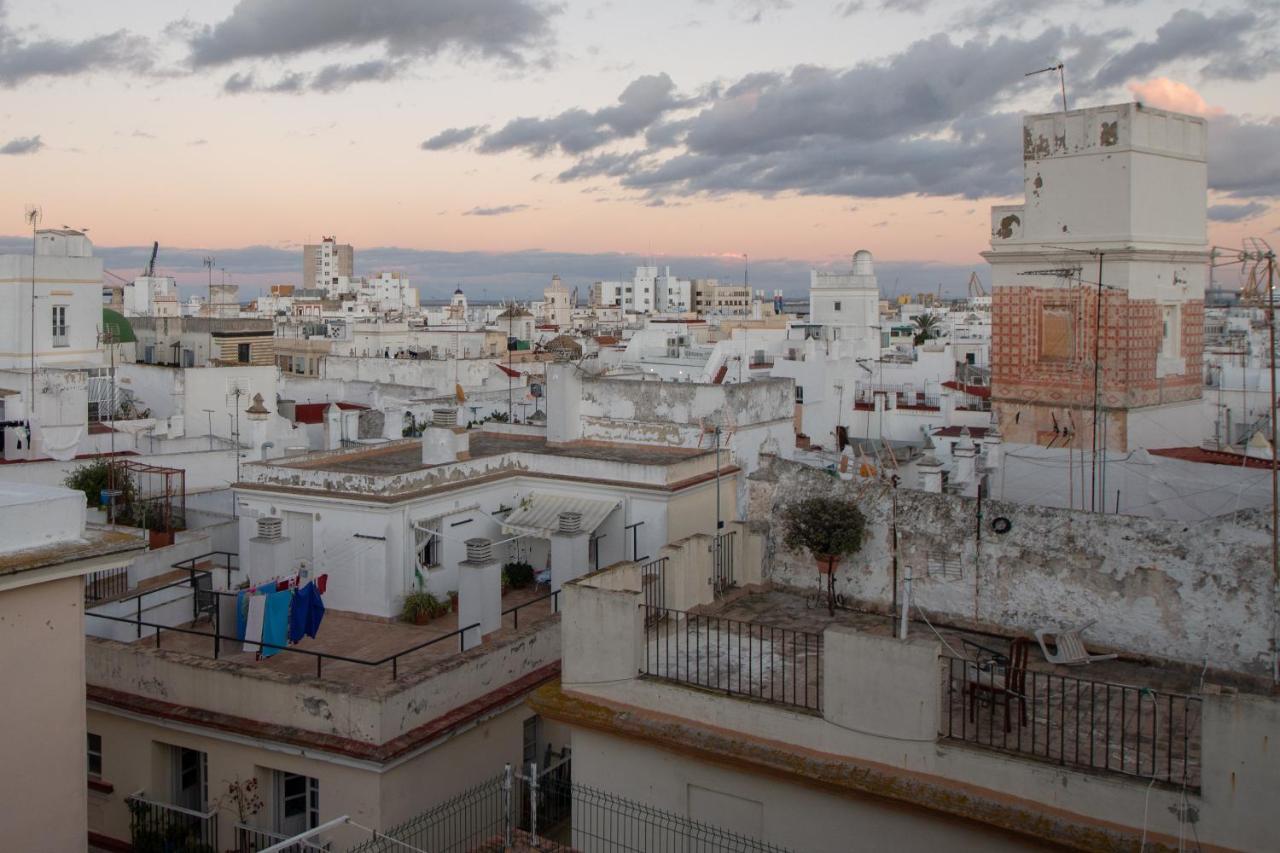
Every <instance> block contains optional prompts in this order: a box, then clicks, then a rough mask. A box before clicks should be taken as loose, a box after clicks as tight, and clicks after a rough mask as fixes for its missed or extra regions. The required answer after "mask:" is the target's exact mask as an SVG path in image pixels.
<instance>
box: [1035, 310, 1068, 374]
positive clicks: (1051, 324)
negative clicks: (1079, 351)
mask: <svg viewBox="0 0 1280 853" xmlns="http://www.w3.org/2000/svg"><path fill="white" fill-rule="evenodd" d="M1075 357H1076V329H1075V312H1074V311H1073V310H1072V307H1071V306H1069V305H1045V306H1044V308H1043V309H1042V310H1041V312H1040V360H1041V361H1074V360H1075Z"/></svg>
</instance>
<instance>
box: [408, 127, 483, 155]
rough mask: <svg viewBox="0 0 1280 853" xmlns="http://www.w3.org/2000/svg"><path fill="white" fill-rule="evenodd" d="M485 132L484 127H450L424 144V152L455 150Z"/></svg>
mask: <svg viewBox="0 0 1280 853" xmlns="http://www.w3.org/2000/svg"><path fill="white" fill-rule="evenodd" d="M482 132H484V125H479V124H476V125H472V126H471V127H450V128H447V129H445V130H442V131H440V132H439V133H437V134H436V135H435V136H433V137H431V138H430V139H428V140H426V141H425V142H423V143H422V150H423V151H444V150H445V149H446V148H455V147H457V146H459V145H463V144H465V143H467V142H470V141H471V140H472V139H475V137H476V135H477V134H479V133H482Z"/></svg>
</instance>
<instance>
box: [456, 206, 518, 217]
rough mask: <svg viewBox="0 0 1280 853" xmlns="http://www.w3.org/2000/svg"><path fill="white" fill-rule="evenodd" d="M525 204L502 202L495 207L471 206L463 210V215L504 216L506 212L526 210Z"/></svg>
mask: <svg viewBox="0 0 1280 853" xmlns="http://www.w3.org/2000/svg"><path fill="white" fill-rule="evenodd" d="M528 209H529V205H527V204H502V205H498V206H497V207H473V208H471V209H470V210H468V211H466V212H464V213H463V214H462V215H463V216H506V215H507V214H508V213H519V212H520V211H522V210H528Z"/></svg>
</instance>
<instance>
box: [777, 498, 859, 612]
mask: <svg viewBox="0 0 1280 853" xmlns="http://www.w3.org/2000/svg"><path fill="white" fill-rule="evenodd" d="M782 524H783V542H784V543H785V544H786V546H787V547H788V548H789V549H791V550H792V551H800V550H805V551H808V552H809V553H810V554H812V555H813V558H814V559H815V560H817V562H818V573H819V576H823V575H825V576H826V580H827V611H828V612H829V613H830V614H831V615H833V616H834V615H835V612H836V608H835V570H836V566H837V565H838V564H839V563H840V560H841V559H842V558H844V557H850V556H852V555H854V554H856V553H858V551H859V550H861V549H862V538H863V533H864V532H865V530H866V526H867V520H866V518H865V517H864V516H863V514H862V510H860V509H858V505H857V504H856V503H854V502H853V501H851V500H848V499H845V498H838V497H833V496H820V497H813V498H806V499H804V500H802V501H797V502H796V503H793V504H791V505H789V506H787V507H785V508H783V510H782Z"/></svg>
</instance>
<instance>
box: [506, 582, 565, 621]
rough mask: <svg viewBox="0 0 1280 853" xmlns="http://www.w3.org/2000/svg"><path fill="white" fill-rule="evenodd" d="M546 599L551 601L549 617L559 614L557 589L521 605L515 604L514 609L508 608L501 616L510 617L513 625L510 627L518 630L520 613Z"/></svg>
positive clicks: (558, 591) (558, 592) (558, 593)
mask: <svg viewBox="0 0 1280 853" xmlns="http://www.w3.org/2000/svg"><path fill="white" fill-rule="evenodd" d="M547 599H551V615H553V616H554V615H555V614H557V613H559V612H560V590H558V589H557V590H556V591H555V592H548V593H546V594H545V595H540V596H538V597H537V598H531V599H529V600H528V601H525V602H523V603H521V604H517V605H516V606H515V607H508V608H507V609H506V610H504V611H502V615H503V616H510V617H511V619H512V623H513V624H512V625H511V627H512V628H514V629H517V630H518V629H519V628H520V611H521V610H524V609H525V608H526V607H529V606H530V605H533V604H539V603H541V602H543V601H546V600H547Z"/></svg>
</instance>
